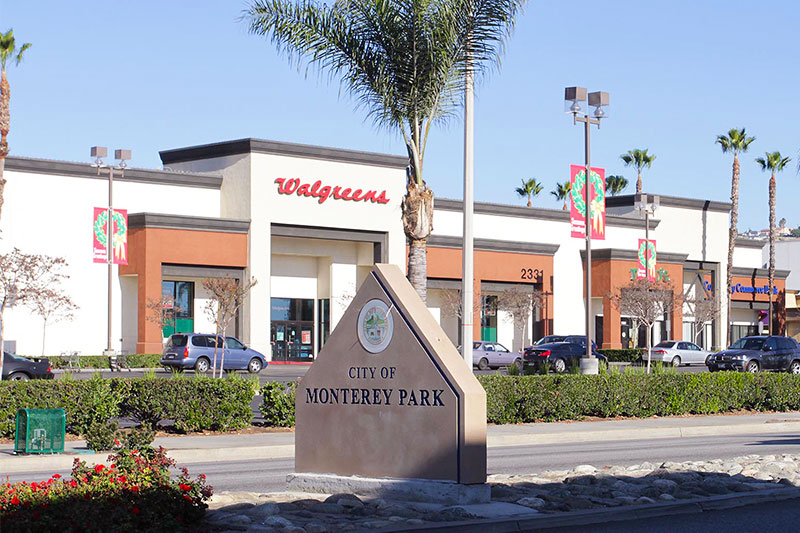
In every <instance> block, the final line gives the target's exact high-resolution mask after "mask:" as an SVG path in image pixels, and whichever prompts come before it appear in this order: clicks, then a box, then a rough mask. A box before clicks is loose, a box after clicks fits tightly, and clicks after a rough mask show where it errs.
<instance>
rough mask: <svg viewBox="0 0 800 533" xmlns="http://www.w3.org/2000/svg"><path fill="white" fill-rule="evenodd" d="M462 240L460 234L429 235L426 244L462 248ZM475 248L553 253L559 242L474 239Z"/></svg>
mask: <svg viewBox="0 0 800 533" xmlns="http://www.w3.org/2000/svg"><path fill="white" fill-rule="evenodd" d="M463 244H464V240H463V239H462V238H461V236H450V235H431V236H430V237H428V246H432V247H434V248H459V249H460V248H462V246H463ZM473 246H474V248H475V250H484V251H489V252H512V253H520V254H521V253H524V254H538V255H553V254H555V253H556V252H557V251H558V249H559V248H560V246H561V245H560V244H545V243H538V242H521V241H504V240H498V239H475V240H474V243H473Z"/></svg>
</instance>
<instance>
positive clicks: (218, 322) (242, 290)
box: [202, 276, 258, 377]
mask: <svg viewBox="0 0 800 533" xmlns="http://www.w3.org/2000/svg"><path fill="white" fill-rule="evenodd" d="M256 283H258V281H256V279H255V278H250V279H249V280H245V282H244V283H242V284H241V285H240V284H239V282H238V280H235V279H233V278H231V277H230V276H225V277H222V278H205V279H204V280H203V282H202V287H203V289H205V290H206V291H207V292H208V294H209V296H210V299H209V301H208V303H207V304H206V313H207V314H208V316H209V317H210V318H211V320H212V321H213V322H214V324H215V326H216V334H217V336H216V342H215V343H214V365H213V368H212V374H211V375H212V376H213V377H217V351H218V349H219V348H222V347H221V346H220V345H219V344H220V340H221V341H222V344H225V330H226V329H227V328H228V325H229V324H230V323H231V321H232V320H233V319H234V317H236V313H238V312H239V308H240V307H241V306H242V304H243V303H244V299H245V297H246V296H247V294H248V293H249V292H250V289H252V288H253V287H254V286H255V285H256ZM219 366H220V371H219V375H220V377H222V370H223V369H224V368H225V350H224V348H223V350H222V358H221V361H220V364H219Z"/></svg>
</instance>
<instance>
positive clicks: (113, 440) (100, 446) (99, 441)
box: [84, 420, 119, 452]
mask: <svg viewBox="0 0 800 533" xmlns="http://www.w3.org/2000/svg"><path fill="white" fill-rule="evenodd" d="M118 428H119V423H118V422H117V421H116V420H112V421H108V422H96V423H94V424H92V425H91V426H89V429H87V430H86V434H85V435H84V437H85V438H86V447H87V448H89V449H90V450H94V451H96V452H101V451H106V450H111V449H113V448H114V445H117V444H119V439H118V438H117V437H119V431H118Z"/></svg>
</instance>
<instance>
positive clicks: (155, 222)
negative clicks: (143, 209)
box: [128, 213, 250, 233]
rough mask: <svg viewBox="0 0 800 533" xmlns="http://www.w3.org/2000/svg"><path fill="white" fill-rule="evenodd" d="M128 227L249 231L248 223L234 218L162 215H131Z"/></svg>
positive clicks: (222, 231) (224, 231)
mask: <svg viewBox="0 0 800 533" xmlns="http://www.w3.org/2000/svg"><path fill="white" fill-rule="evenodd" d="M128 226H130V228H131V229H136V228H162V229H183V230H191V231H217V232H221V233H247V232H248V231H249V230H250V221H249V220H244V219H236V218H217V217H198V216H187V215H170V214H164V213H131V214H129V215H128Z"/></svg>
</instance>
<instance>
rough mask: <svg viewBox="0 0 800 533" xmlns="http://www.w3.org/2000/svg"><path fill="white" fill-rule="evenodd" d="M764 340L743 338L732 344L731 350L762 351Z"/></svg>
mask: <svg viewBox="0 0 800 533" xmlns="http://www.w3.org/2000/svg"><path fill="white" fill-rule="evenodd" d="M763 345H764V339H754V338H747V337H745V338H743V339H739V340H738V341H736V342H734V343H733V344H731V350H760V349H761V347H762V346H763Z"/></svg>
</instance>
